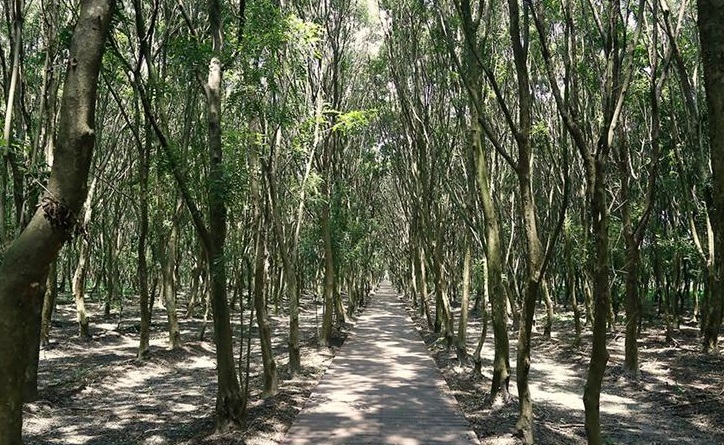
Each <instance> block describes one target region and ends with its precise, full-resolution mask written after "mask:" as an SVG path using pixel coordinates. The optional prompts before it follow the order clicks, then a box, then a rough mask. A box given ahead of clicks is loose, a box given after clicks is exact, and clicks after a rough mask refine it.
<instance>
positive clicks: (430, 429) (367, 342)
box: [284, 283, 479, 445]
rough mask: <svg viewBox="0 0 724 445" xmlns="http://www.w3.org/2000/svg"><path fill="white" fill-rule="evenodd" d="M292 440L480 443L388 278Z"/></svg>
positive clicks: (298, 443) (429, 444)
mask: <svg viewBox="0 0 724 445" xmlns="http://www.w3.org/2000/svg"><path fill="white" fill-rule="evenodd" d="M371 300H372V301H371V303H370V304H369V306H368V307H367V308H366V309H365V312H364V313H363V315H362V316H360V318H359V320H358V321H357V324H356V326H355V328H354V330H353V332H352V334H351V335H350V336H349V337H348V338H347V340H346V341H345V343H344V346H343V347H342V349H341V350H340V351H339V353H338V354H337V356H336V357H335V358H334V360H333V361H332V364H331V365H330V367H329V369H328V370H327V373H326V374H325V375H324V377H323V378H322V380H321V381H320V383H319V385H318V386H317V388H316V390H315V391H314V392H313V393H312V395H311V396H310V398H309V400H308V401H307V404H306V406H305V407H304V409H303V410H302V412H301V413H299V416H298V417H297V419H296V420H295V423H294V424H293V425H292V427H291V429H290V430H289V432H288V433H287V436H286V439H285V441H284V443H285V444H289V445H302V444H375V445H381V444H396V445H433V444H441V445H442V444H447V445H463V444H464V445H471V444H479V442H478V440H477V438H476V436H475V433H473V432H472V430H471V429H470V426H469V424H468V422H467V420H465V417H464V416H463V414H462V412H461V411H460V408H459V407H458V404H457V402H456V401H455V398H454V397H453V395H452V393H451V392H450V389H449V388H448V386H447V384H446V383H445V381H444V380H443V378H442V375H441V374H440V372H439V371H438V368H437V366H436V364H435V362H434V361H433V359H432V358H431V357H430V355H429V354H428V352H427V349H426V348H425V345H424V343H423V341H422V339H421V338H420V335H419V334H418V333H417V332H416V331H415V328H414V326H413V324H412V320H411V319H410V318H409V316H408V315H407V313H406V312H405V308H404V305H403V304H402V303H401V302H400V301H398V299H397V296H396V294H395V291H394V290H393V289H392V288H391V287H390V285H389V283H384V284H383V285H382V286H381V287H380V289H379V290H378V291H377V293H376V294H375V295H374V296H372V298H371Z"/></svg>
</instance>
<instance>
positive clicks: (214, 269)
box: [199, 0, 244, 431]
mask: <svg viewBox="0 0 724 445" xmlns="http://www.w3.org/2000/svg"><path fill="white" fill-rule="evenodd" d="M221 17H222V15H221V2H220V1H219V0H210V1H209V21H210V24H211V26H210V32H211V36H212V42H213V45H212V49H213V53H214V56H213V57H212V59H211V61H210V63H209V75H208V81H207V83H206V85H205V86H204V89H205V91H206V98H207V101H208V110H207V117H208V129H209V189H210V190H209V230H208V240H209V242H208V243H207V246H208V249H207V254H208V256H207V258H208V260H209V269H210V274H209V275H210V281H211V305H212V307H213V312H214V338H215V340H216V366H217V376H218V382H217V384H218V385H217V397H216V416H217V419H216V421H217V424H216V426H217V429H218V430H219V431H226V430H228V429H229V428H231V427H241V426H242V425H243V424H244V419H243V418H242V417H241V416H242V413H243V409H242V408H243V396H242V393H241V387H240V386H239V379H238V377H237V375H236V366H235V365H234V350H233V345H234V342H233V336H232V332H231V316H230V313H229V302H228V300H227V295H226V292H227V291H226V284H227V281H226V255H225V253H224V249H225V245H226V213H227V211H226V202H225V195H226V193H225V190H224V189H225V187H226V179H227V178H226V175H225V173H224V164H223V150H222V143H221V78H222V66H221V60H220V59H219V57H220V56H221V49H222V48H221V47H222V43H223V39H222V36H223V28H222V23H221ZM199 224H201V221H199Z"/></svg>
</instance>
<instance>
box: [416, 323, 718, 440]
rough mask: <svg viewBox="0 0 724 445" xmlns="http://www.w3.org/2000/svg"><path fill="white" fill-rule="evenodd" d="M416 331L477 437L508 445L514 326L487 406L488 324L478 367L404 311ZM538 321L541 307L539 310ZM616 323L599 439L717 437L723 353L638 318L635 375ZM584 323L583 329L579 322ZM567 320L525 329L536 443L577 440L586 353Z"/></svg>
mask: <svg viewBox="0 0 724 445" xmlns="http://www.w3.org/2000/svg"><path fill="white" fill-rule="evenodd" d="M410 313H411V315H413V317H414V319H415V322H416V324H417V326H418V330H419V332H420V335H421V336H422V337H423V339H424V340H425V342H426V343H427V344H428V349H429V350H430V352H431V354H432V355H433V357H434V358H435V360H436V362H437V364H438V366H439V368H440V370H441V371H442V373H443V375H444V377H445V379H446V380H447V382H448V385H449V386H450V387H451V389H452V390H453V392H454V393H455V396H456V398H457V400H458V402H459V403H460V405H461V407H462V409H463V411H464V412H465V415H466V417H467V418H468V420H469V421H470V423H471V425H472V427H473V429H474V430H475V432H476V434H477V435H478V437H479V438H480V440H481V442H482V444H484V445H518V444H522V443H523V442H522V440H520V439H519V438H518V437H516V436H515V423H516V420H517V416H518V403H517V391H518V390H517V387H516V385H515V366H516V363H515V357H516V339H517V331H513V330H512V329H511V330H510V331H509V333H508V335H509V338H510V346H511V350H510V363H511V379H510V392H511V394H512V395H513V396H514V397H513V400H512V401H511V402H510V403H508V404H506V405H503V406H496V407H492V406H490V403H488V400H487V399H488V398H487V393H488V392H489V390H490V384H491V378H492V360H493V353H494V349H493V348H494V343H493V337H492V327H491V326H488V335H487V338H486V340H485V346H484V348H483V377H482V378H474V377H473V376H472V366H471V365H467V364H464V365H462V366H461V365H460V363H459V362H458V360H457V358H456V354H455V351H454V350H452V351H446V350H445V348H444V345H443V344H441V342H439V341H436V340H437V338H438V336H437V334H434V333H433V332H431V331H430V330H429V329H427V326H426V322H425V320H424V318H423V319H421V318H420V317H418V316H416V315H415V314H414V311H411V312H410ZM538 316H539V320H540V322H541V323H542V322H543V318H542V317H543V314H541V313H539V314H538ZM468 329H469V330H468V351H469V352H470V353H471V354H472V352H473V351H474V350H475V347H476V345H477V340H478V337H479V335H480V329H481V323H480V318H479V316H478V314H472V316H471V318H470V323H469V328H468ZM623 329H624V326H623V324H621V325H619V326H617V330H618V332H615V333H613V334H610V335H609V339H608V350H609V353H610V354H611V357H610V359H609V361H608V367H607V371H606V374H605V378H604V381H603V389H602V393H601V422H602V430H603V434H604V440H605V442H606V443H608V444H647V445H654V444H677V445H704V444H707V445H715V444H724V356H722V355H704V354H701V352H700V350H701V348H700V341H699V337H698V329H697V328H696V327H694V326H692V325H682V326H681V329H680V330H679V331H678V332H677V334H676V336H675V341H676V344H671V345H670V344H667V343H666V341H665V334H664V332H663V331H662V330H661V329H660V328H658V327H656V328H654V327H645V328H644V332H643V333H642V338H641V339H640V340H639V348H640V349H639V360H640V364H641V375H640V376H639V377H638V378H633V377H631V376H629V375H628V374H627V373H625V372H624V369H623V361H624V355H623V350H624V333H623ZM584 332H585V331H584ZM573 333H574V328H573V321H572V318H571V316H570V314H564V316H563V317H560V318H559V319H558V320H556V322H555V323H554V325H553V332H552V338H551V339H550V340H548V339H545V338H544V337H543V335H542V333H535V332H534V334H533V340H532V347H533V353H532V366H531V375H530V378H531V392H532V396H533V402H534V414H535V423H536V424H535V435H536V443H539V444H544V445H547V444H555V445H569V444H570V445H574V444H576V445H577V444H585V443H587V442H586V436H585V430H584V407H583V399H582V395H583V387H584V384H585V376H586V369H587V365H588V360H589V357H590V348H589V345H590V333H587V334H586V335H585V336H584V337H583V340H582V345H583V346H582V347H581V348H580V349H577V348H574V347H572V346H571V345H572V344H573Z"/></svg>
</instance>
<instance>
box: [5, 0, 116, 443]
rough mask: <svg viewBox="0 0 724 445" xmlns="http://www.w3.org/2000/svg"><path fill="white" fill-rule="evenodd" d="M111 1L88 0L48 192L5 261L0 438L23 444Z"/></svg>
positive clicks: (86, 145) (70, 226)
mask: <svg viewBox="0 0 724 445" xmlns="http://www.w3.org/2000/svg"><path fill="white" fill-rule="evenodd" d="M114 4H115V2H114V1H113V0H84V1H83V2H82V3H81V8H80V12H79V15H78V22H77V25H76V28H75V32H74V34H73V38H72V41H71V46H70V51H69V56H68V71H67V75H66V79H65V87H64V88H63V98H62V103H61V110H62V111H61V113H60V123H59V125H58V128H59V134H58V139H57V141H58V143H57V145H56V149H55V162H54V163H53V167H52V170H51V175H50V180H49V183H48V186H47V194H46V196H45V197H44V198H43V200H42V204H43V205H42V206H41V207H39V208H38V209H37V210H36V212H35V215H34V216H33V218H32V219H31V220H30V223H29V224H28V226H27V227H26V228H25V229H24V230H23V231H22V233H20V235H19V236H18V238H16V239H15V241H13V243H12V244H11V245H10V246H9V247H8V249H7V250H6V251H5V255H4V260H3V263H2V265H0V443H1V444H3V445H21V444H22V399H23V384H22V383H23V378H24V375H23V373H24V371H25V368H26V364H27V353H26V349H27V348H29V347H30V339H28V338H27V337H26V334H25V329H24V326H27V325H28V324H30V323H32V322H33V321H32V320H33V317H34V313H33V311H32V304H31V302H32V298H33V296H34V295H36V294H37V289H38V288H39V287H40V286H41V284H40V283H41V280H44V279H45V277H47V274H48V269H49V266H50V263H51V262H52V261H53V260H54V259H55V257H56V256H57V254H58V251H59V250H60V248H61V246H62V245H63V244H64V243H65V242H66V241H67V240H68V239H69V237H71V236H72V235H73V234H74V232H75V231H76V228H77V226H78V220H77V217H76V215H78V213H79V212H80V209H81V206H82V205H83V202H84V200H85V197H86V194H87V188H86V187H87V186H86V181H87V178H88V172H89V170H90V164H91V159H92V156H93V148H94V145H95V131H94V125H95V103H96V97H97V83H98V73H99V71H100V66H101V58H102V54H103V48H104V45H105V40H106V35H107V33H108V29H109V24H110V18H111V14H112V9H113V6H114Z"/></svg>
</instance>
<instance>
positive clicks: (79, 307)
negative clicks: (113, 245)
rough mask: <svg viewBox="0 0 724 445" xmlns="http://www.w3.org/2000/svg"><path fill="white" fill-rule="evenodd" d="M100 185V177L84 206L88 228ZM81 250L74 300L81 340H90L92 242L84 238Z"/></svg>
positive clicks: (92, 186) (95, 179)
mask: <svg viewBox="0 0 724 445" xmlns="http://www.w3.org/2000/svg"><path fill="white" fill-rule="evenodd" d="M97 185H98V177H95V178H94V179H93V182H92V183H91V186H90V189H89V190H88V195H87V197H86V200H85V204H84V205H83V227H87V225H88V223H89V222H90V220H91V218H92V216H93V198H94V195H95V191H96V187H97ZM79 242H80V249H78V266H77V267H76V269H75V273H74V274H73V298H74V299H75V308H76V321H77V322H78V327H79V333H78V335H79V336H80V337H81V338H85V339H87V338H90V331H89V326H88V313H87V311H86V308H85V281H86V276H87V274H88V261H90V253H91V252H90V240H89V239H87V238H85V237H83V238H81V239H80V241H79Z"/></svg>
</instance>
